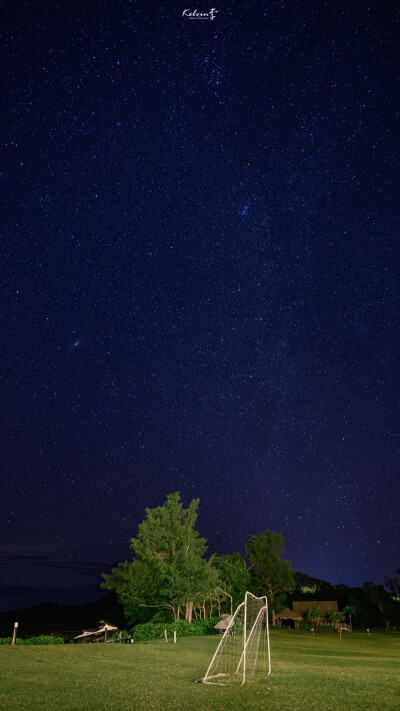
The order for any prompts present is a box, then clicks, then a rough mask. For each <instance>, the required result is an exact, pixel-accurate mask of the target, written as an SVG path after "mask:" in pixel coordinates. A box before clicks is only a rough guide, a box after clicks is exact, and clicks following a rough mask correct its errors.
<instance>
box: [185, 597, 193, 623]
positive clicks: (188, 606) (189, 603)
mask: <svg viewBox="0 0 400 711" xmlns="http://www.w3.org/2000/svg"><path fill="white" fill-rule="evenodd" d="M192 615H193V602H192V600H187V601H186V615H185V620H186V622H189V625H191V624H192Z"/></svg>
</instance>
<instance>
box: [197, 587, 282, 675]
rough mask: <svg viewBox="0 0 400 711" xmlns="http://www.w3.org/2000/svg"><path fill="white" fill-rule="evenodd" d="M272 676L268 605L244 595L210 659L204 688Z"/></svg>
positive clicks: (262, 599) (248, 594) (262, 600)
mask: <svg viewBox="0 0 400 711" xmlns="http://www.w3.org/2000/svg"><path fill="white" fill-rule="evenodd" d="M270 674H271V652H270V644H269V624H268V602H267V598H266V597H265V596H263V597H256V596H255V595H253V594H252V593H250V592H246V595H245V599H244V601H243V602H242V603H241V604H240V605H239V606H238V607H237V609H236V611H235V614H234V615H233V617H232V618H231V620H230V622H229V624H228V627H227V629H226V630H225V632H224V634H223V636H222V639H221V641H220V643H219V644H218V647H217V649H216V651H215V653H214V655H213V658H212V659H211V662H210V664H209V667H208V669H207V672H206V675H205V677H204V679H203V683H204V684H235V683H236V684H240V685H243V684H244V683H245V681H246V679H249V678H252V677H254V676H255V675H257V676H258V675H260V676H269V675H270Z"/></svg>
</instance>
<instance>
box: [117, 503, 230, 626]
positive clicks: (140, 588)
mask: <svg viewBox="0 0 400 711" xmlns="http://www.w3.org/2000/svg"><path fill="white" fill-rule="evenodd" d="M198 505H199V500H198V499H194V500H193V501H192V502H191V503H190V504H189V507H188V508H187V509H184V508H183V506H182V502H181V499H180V495H179V492H176V493H174V494H169V495H168V496H167V500H166V502H165V503H164V504H163V506H158V507H157V508H155V509H146V518H145V519H144V521H143V522H142V523H141V524H140V525H139V530H138V535H137V537H136V538H132V540H131V548H132V550H133V551H134V558H133V560H132V561H130V562H128V561H126V562H125V563H121V564H120V565H119V566H118V567H117V568H114V569H113V571H112V573H111V575H104V576H103V577H104V579H105V582H104V583H103V587H105V588H107V589H109V590H115V591H116V593H117V595H118V596H119V598H120V601H121V602H122V604H123V605H124V607H125V610H126V611H127V612H128V614H129V608H130V607H132V606H133V607H135V606H137V605H143V606H149V607H158V608H167V609H170V610H171V611H172V612H173V615H174V619H175V620H176V619H177V618H178V617H179V612H180V609H181V608H182V607H185V609H186V618H187V619H188V620H189V621H191V615H192V607H193V599H194V598H195V596H196V595H198V594H199V593H204V594H206V593H208V592H209V590H210V589H212V588H213V587H215V585H216V584H217V574H216V571H215V570H214V569H213V568H212V566H211V563H210V562H209V561H207V560H205V559H204V557H203V556H204V554H205V552H206V550H207V548H206V541H205V539H204V538H201V537H200V535H199V533H198V532H197V531H196V530H195V528H194V526H195V523H196V519H197V508H198Z"/></svg>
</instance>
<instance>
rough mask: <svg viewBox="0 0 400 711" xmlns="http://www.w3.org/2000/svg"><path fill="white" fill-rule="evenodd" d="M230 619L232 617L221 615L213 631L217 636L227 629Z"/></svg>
mask: <svg viewBox="0 0 400 711" xmlns="http://www.w3.org/2000/svg"><path fill="white" fill-rule="evenodd" d="M231 619H232V615H221V617H220V618H219V620H218V622H217V624H216V625H214V629H215V630H217V632H218V633H219V634H223V633H224V632H225V630H226V629H227V628H228V627H229V623H230V621H231Z"/></svg>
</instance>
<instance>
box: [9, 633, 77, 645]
mask: <svg viewBox="0 0 400 711" xmlns="http://www.w3.org/2000/svg"><path fill="white" fill-rule="evenodd" d="M11 642H12V638H11V637H0V644H11ZM15 644H18V645H31V644H32V645H33V644H64V640H63V638H62V637H52V636H51V635H47V634H41V635H39V637H29V639H21V638H18V637H17V639H16V640H15Z"/></svg>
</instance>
